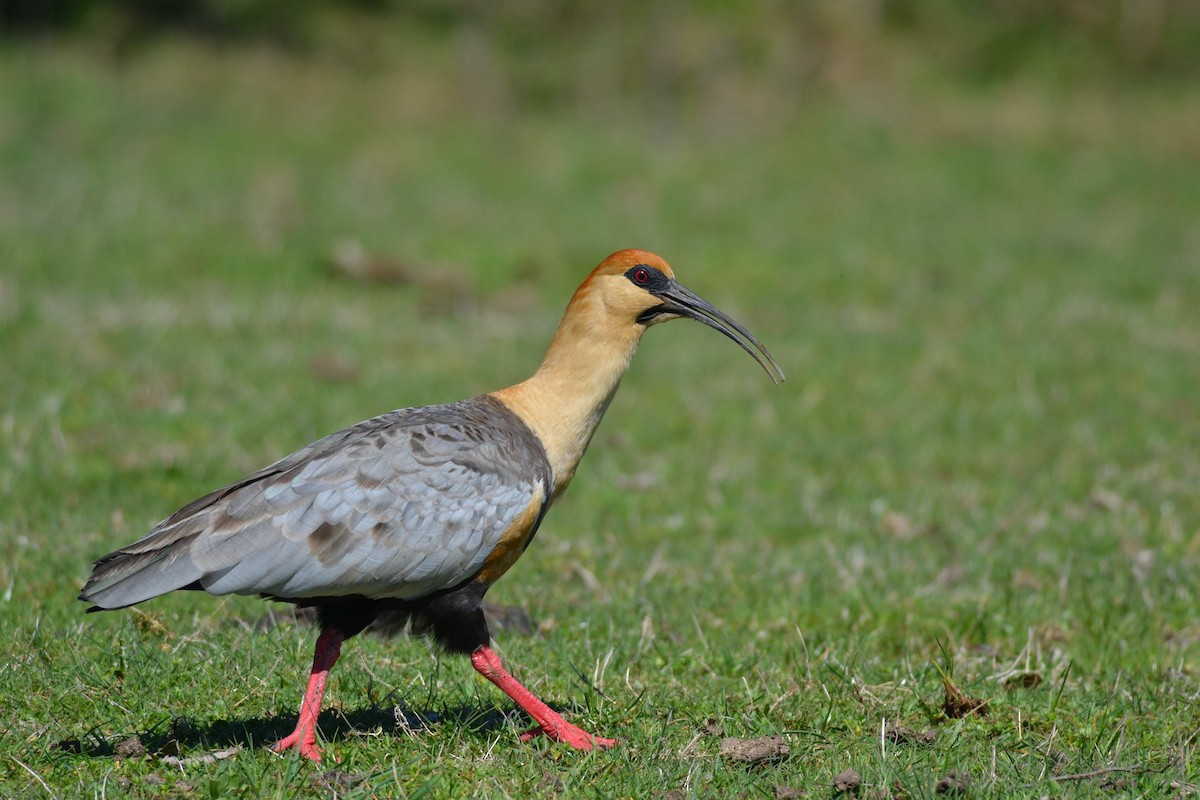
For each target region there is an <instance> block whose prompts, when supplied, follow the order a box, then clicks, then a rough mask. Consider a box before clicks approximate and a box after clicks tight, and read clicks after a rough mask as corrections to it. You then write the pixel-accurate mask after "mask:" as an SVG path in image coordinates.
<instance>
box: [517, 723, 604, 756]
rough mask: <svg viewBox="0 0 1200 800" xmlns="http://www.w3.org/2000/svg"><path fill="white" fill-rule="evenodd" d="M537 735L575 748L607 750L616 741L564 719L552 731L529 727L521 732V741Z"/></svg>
mask: <svg viewBox="0 0 1200 800" xmlns="http://www.w3.org/2000/svg"><path fill="white" fill-rule="evenodd" d="M538 736H545V737H546V738H547V739H549V740H550V741H552V742H561V743H562V744H566V745H570V746H571V747H573V748H575V749H576V750H607V749H609V748H610V747H615V746H616V745H617V743H618V741H617V740H616V739H605V738H604V737H602V736H593V735H592V734H590V733H588V732H587V731H585V730H584V729H583V728H579V727H577V726H575V725H572V724H571V723H569V722H567V721H565V720H562V721H560V722H559V723H558V725H557V726H555V729H554V730H552V731H551V730H547V729H546V728H544V727H543V726H541V725H538V726H537V727H536V728H530V729H529V730H527V731H525V732H524V733H522V734H521V741H522V742H529V741H531V740H533V739H536V738H537V737H538Z"/></svg>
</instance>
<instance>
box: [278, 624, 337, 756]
mask: <svg viewBox="0 0 1200 800" xmlns="http://www.w3.org/2000/svg"><path fill="white" fill-rule="evenodd" d="M345 638H346V637H345V636H344V635H343V634H342V632H341V631H338V630H335V629H334V628H325V629H323V630H322V631H321V635H320V636H319V637H317V646H316V649H315V651H314V652H313V665H312V674H310V675H309V677H308V689H307V691H305V692H304V700H303V702H301V703H300V718H299V719H298V720H297V721H296V730H294V731H292V732H291V734H289V735H288V736H285V737H284V738H282V739H280V740H279V741H278V742H276V743H275V744H273V745H271V749H272V750H274V751H275V752H276V753H282V752H284V751H285V750H287V749H289V748H292V747H294V748H296V749H297V750H299V751H300V755H302V756H304V757H305V758H309V759H312V760H313V761H320V760H321V748H320V747H318V746H317V717H318V716H320V714H321V698H323V697H324V696H325V681H326V680H327V679H328V678H329V670H330V669H332V668H333V665H334V664H336V663H337V660H338V656H340V655H341V654H342V642H343V641H344V640H345Z"/></svg>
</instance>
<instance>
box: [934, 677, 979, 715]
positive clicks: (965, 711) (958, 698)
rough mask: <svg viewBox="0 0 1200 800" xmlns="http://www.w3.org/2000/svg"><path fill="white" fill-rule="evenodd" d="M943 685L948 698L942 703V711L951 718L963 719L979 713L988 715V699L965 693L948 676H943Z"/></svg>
mask: <svg viewBox="0 0 1200 800" xmlns="http://www.w3.org/2000/svg"><path fill="white" fill-rule="evenodd" d="M942 685H943V686H945V688H946V699H945V701H944V702H943V703H942V711H944V712H946V716H947V717H950V719H962V718H963V717H965V716H968V715H970V714H977V715H979V716H981V717H986V716H987V714H988V701H987V700H980V699H979V698H977V697H971V696H970V695H966V694H963V692H962V690H961V689H959V688H958V686H956V685H955V683H954V681H952V680H950V678H948V677H943V678H942Z"/></svg>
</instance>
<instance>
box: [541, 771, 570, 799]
mask: <svg viewBox="0 0 1200 800" xmlns="http://www.w3.org/2000/svg"><path fill="white" fill-rule="evenodd" d="M566 790H567V785H566V784H565V783H563V779H562V778H560V777H558V776H557V775H555V774H554V773H553V772H546V773H545V774H544V775H542V779H541V780H540V781H538V783H537V794H538V796H539V797H544V796H546V795H551V796H553V797H558V796H559V795H560V794H562V793H563V792H565V791H566Z"/></svg>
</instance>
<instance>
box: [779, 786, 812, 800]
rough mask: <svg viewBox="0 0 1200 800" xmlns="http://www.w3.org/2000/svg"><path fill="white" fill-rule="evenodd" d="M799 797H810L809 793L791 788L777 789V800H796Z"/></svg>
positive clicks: (780, 787) (781, 787)
mask: <svg viewBox="0 0 1200 800" xmlns="http://www.w3.org/2000/svg"><path fill="white" fill-rule="evenodd" d="M799 797H808V792H806V791H804V790H803V789H796V788H794V787H791V786H776V787H775V800H796V798H799Z"/></svg>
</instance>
